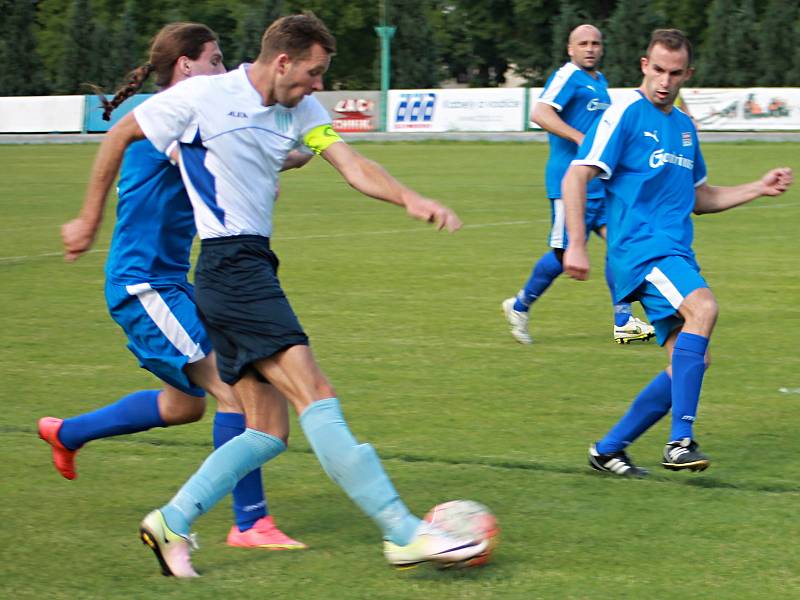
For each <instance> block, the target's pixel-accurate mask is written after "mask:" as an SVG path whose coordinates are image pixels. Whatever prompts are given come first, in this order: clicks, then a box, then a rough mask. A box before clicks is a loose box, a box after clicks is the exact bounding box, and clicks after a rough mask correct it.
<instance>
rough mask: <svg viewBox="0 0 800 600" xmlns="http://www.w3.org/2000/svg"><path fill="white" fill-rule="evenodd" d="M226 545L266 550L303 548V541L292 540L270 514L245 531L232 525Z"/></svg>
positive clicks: (304, 547) (304, 546)
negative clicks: (278, 526)
mask: <svg viewBox="0 0 800 600" xmlns="http://www.w3.org/2000/svg"><path fill="white" fill-rule="evenodd" d="M227 544H228V546H236V547H237V548H264V549H266V550H305V549H306V548H308V546H306V545H305V544H304V543H303V542H298V541H297V540H293V539H292V538H290V537H289V536H288V535H286V534H285V533H283V532H282V531H281V530H280V529H278V528H277V527H276V526H275V522H274V521H273V520H272V516H271V515H268V516H266V517H261V518H260V519H259V520H258V521H256V522H255V524H254V525H253V526H252V527H251V528H250V529H248V530H247V531H239V527H237V526H236V525H234V526H233V527H231V530H230V533H228V539H227Z"/></svg>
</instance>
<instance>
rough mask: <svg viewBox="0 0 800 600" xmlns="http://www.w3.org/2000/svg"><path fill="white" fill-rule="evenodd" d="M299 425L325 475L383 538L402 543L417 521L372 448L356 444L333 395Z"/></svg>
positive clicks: (408, 538)
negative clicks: (340, 489) (370, 520)
mask: <svg viewBox="0 0 800 600" xmlns="http://www.w3.org/2000/svg"><path fill="white" fill-rule="evenodd" d="M300 425H301V427H302V428H303V431H304V432H305V434H306V437H307V438H308V441H309V443H310V444H311V448H312V449H313V450H314V453H315V454H316V455H317V458H318V459H319V462H320V464H321V465H322V468H323V469H325V472H326V473H327V474H328V476H329V477H330V478H331V479H333V481H335V482H336V483H337V484H338V485H339V487H341V488H342V489H343V490H344V491H345V492H346V493H347V495H348V496H350V499H351V500H353V502H355V503H356V504H357V505H358V507H359V508H360V509H361V510H363V511H364V512H365V513H366V514H367V515H368V516H369V517H370V518H372V520H373V521H375V523H376V524H377V525H378V527H380V528H381V531H382V532H383V537H384V538H386V539H387V540H389V541H391V542H394V543H395V544H398V545H400V546H405V545H406V544H408V543H409V542H410V541H411V539H412V538H413V537H414V532H415V531H416V530H417V527H418V526H419V524H420V520H419V519H418V518H417V517H415V516H414V515H412V514H411V513H410V512H409V510H408V508H406V505H405V504H403V501H402V500H401V499H400V496H399V494H398V493H397V491H396V490H395V489H394V486H393V485H392V482H391V481H390V480H389V477H388V476H387V475H386V472H385V471H384V470H383V467H382V466H381V462H380V459H379V458H378V455H377V453H376V452H375V450H374V448H373V447H372V446H370V445H369V444H358V443H357V442H356V440H355V438H354V437H353V434H352V433H350V429H349V428H348V427H347V423H346V422H345V420H344V416H343V415H342V410H341V408H340V407H339V401H338V400H337V399H336V398H327V399H325V400H317V401H316V402H314V403H312V404H311V405H310V406H309V407H308V408H306V409H305V411H303V414H302V415H300Z"/></svg>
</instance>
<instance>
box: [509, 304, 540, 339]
mask: <svg viewBox="0 0 800 600" xmlns="http://www.w3.org/2000/svg"><path fill="white" fill-rule="evenodd" d="M516 301H517V299H516V298H507V299H506V300H503V305H502V306H503V314H504V315H505V316H506V321H508V324H509V325H510V326H511V335H513V336H514V339H515V340H517V341H518V342H519V343H520V344H532V343H533V338H532V337H531V334H530V333H528V313H525V312H520V311H518V310H514V302H516Z"/></svg>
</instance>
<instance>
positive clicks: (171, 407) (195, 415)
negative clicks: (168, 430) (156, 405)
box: [161, 394, 206, 425]
mask: <svg viewBox="0 0 800 600" xmlns="http://www.w3.org/2000/svg"><path fill="white" fill-rule="evenodd" d="M205 411H206V399H205V398H200V397H197V396H189V395H188V394H184V395H182V396H181V397H179V398H170V399H169V400H168V401H167V402H166V403H165V404H164V405H162V413H163V414H162V415H161V416H162V418H163V419H164V422H165V423H166V424H167V425H184V424H186V423H194V422H195V421H199V420H200V419H202V418H203V415H204V414H205Z"/></svg>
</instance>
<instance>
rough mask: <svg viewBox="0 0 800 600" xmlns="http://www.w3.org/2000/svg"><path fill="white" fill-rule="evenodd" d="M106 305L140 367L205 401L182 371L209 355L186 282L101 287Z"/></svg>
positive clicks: (204, 333)
mask: <svg viewBox="0 0 800 600" xmlns="http://www.w3.org/2000/svg"><path fill="white" fill-rule="evenodd" d="M106 303H107V304H108V311H109V312H110V313H111V318H113V319H114V320H115V321H116V322H117V324H118V325H119V326H120V327H122V330H123V331H124V332H125V335H127V336H128V349H129V350H130V351H131V352H133V353H134V354H135V355H136V358H138V359H139V365H140V366H141V367H142V368H144V369H147V370H148V371H150V372H151V373H152V374H153V375H155V376H156V377H158V378H159V379H161V380H162V381H165V382H167V383H168V384H170V385H172V386H174V387H176V388H178V389H179V390H181V391H182V392H185V393H187V394H190V395H192V396H198V397H203V396H205V392H204V391H203V389H202V388H200V387H198V386H196V385H194V384H193V383H192V382H191V381H189V378H188V377H187V376H186V373H184V371H183V368H184V367H185V366H186V364H187V363H193V362H196V361H198V360H201V359H202V358H204V357H205V356H207V355H208V353H209V352H211V342H210V340H209V338H208V335H207V334H206V330H205V328H204V327H203V324H202V323H201V321H200V317H199V315H198V313H197V307H196V306H195V303H194V288H193V287H192V285H191V284H190V283H188V282H186V283H167V284H149V283H138V284H134V285H117V284H113V283H109V282H106Z"/></svg>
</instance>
